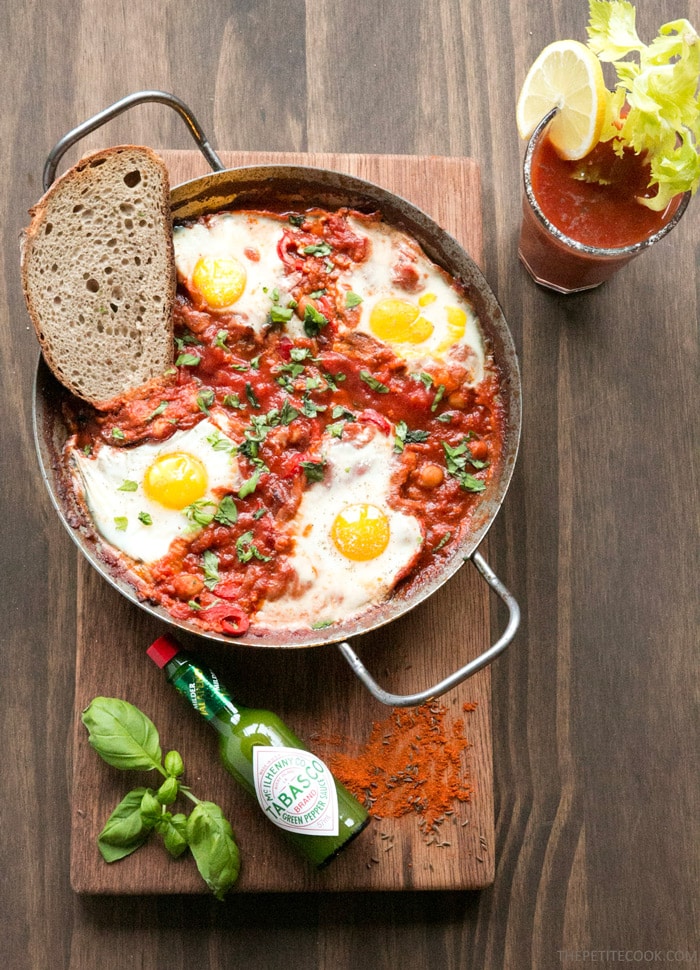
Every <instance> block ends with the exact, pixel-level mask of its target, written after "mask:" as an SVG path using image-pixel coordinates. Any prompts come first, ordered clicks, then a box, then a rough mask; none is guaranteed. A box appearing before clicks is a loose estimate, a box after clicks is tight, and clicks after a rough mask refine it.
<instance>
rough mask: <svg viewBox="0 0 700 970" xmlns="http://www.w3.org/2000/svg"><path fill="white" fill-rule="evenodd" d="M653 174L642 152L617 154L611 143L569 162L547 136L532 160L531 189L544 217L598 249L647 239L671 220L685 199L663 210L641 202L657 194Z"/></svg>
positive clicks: (575, 237) (628, 151)
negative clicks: (651, 187) (651, 177)
mask: <svg viewBox="0 0 700 970" xmlns="http://www.w3.org/2000/svg"><path fill="white" fill-rule="evenodd" d="M650 174H651V170H650V167H649V165H648V164H647V163H645V162H644V161H643V160H642V158H640V156H639V155H635V154H634V152H632V151H631V150H630V149H625V151H624V152H623V154H622V156H618V155H617V154H615V151H614V150H613V147H612V142H600V143H599V144H598V145H596V147H595V148H594V149H593V151H592V152H590V153H589V154H588V155H587V156H586V157H585V158H584V159H581V160H579V161H567V160H566V159H563V158H561V157H560V156H559V155H558V154H557V152H556V151H555V149H554V147H553V145H552V143H551V142H550V140H549V138H542V139H541V140H540V141H539V143H538V144H537V146H536V148H535V152H534V155H533V158H532V189H533V192H534V194H535V198H536V199H537V201H538V203H539V205H540V208H541V209H542V212H543V213H544V215H545V216H546V217H547V219H549V221H550V222H551V223H552V224H553V225H555V226H556V227H557V228H558V229H560V230H561V231H562V232H563V233H564V234H565V235H567V236H569V238H570V239H575V240H576V241H577V242H581V243H584V244H585V245H588V246H595V247H596V248H599V249H618V248H621V247H623V246H630V245H633V244H634V243H638V242H642V241H643V240H645V239H648V238H649V237H650V236H653V235H654V233H656V232H658V231H659V229H661V228H662V227H663V226H664V225H665V224H666V223H667V222H668V221H669V219H671V218H672V216H673V214H674V212H675V211H676V208H677V207H678V203H679V201H680V197H679V198H677V199H675V200H673V201H672V202H671V204H670V205H669V206H668V207H667V208H666V210H665V211H663V212H654V211H653V210H652V209H649V208H648V207H647V206H645V205H642V204H641V203H640V202H638V201H637V200H638V199H639V198H650V197H651V196H652V195H653V194H654V190H651V189H650V188H649V180H650Z"/></svg>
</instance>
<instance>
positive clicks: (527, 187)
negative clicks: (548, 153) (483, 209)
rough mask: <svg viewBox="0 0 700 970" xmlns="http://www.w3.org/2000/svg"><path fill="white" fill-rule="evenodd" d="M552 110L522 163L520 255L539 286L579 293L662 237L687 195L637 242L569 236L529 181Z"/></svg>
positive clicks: (674, 222)
mask: <svg viewBox="0 0 700 970" xmlns="http://www.w3.org/2000/svg"><path fill="white" fill-rule="evenodd" d="M556 112H557V109H556V108H553V109H552V110H551V111H550V112H549V113H548V114H546V115H545V117H544V118H543V119H542V121H540V123H539V124H538V125H537V127H536V128H535V130H534V132H533V133H532V135H531V137H530V139H529V141H528V145H527V148H526V150H525V158H524V161H523V189H524V191H523V218H522V225H521V230H520V240H519V244H518V256H519V257H520V260H521V262H522V263H523V265H524V266H525V268H526V269H527V271H528V272H529V274H530V276H531V277H532V278H533V279H534V280H535V282H536V283H539V284H540V285H541V286H544V287H547V288H548V289H551V290H554V291H556V292H558V293H564V294H567V293H578V292H581V291H583V290H589V289H593V288H594V287H597V286H600V284H601V283H604V282H605V281H606V280H608V279H609V278H610V277H611V276H612V275H613V274H614V273H616V272H617V270H619V269H620V268H621V267H622V266H624V265H625V264H626V263H628V262H629V261H630V260H631V259H633V258H634V257H635V256H637V255H639V253H641V252H643V251H644V250H645V249H649V247H651V246H653V245H654V244H655V243H657V242H658V241H659V240H660V239H662V238H663V237H664V236H666V235H667V234H668V233H669V232H670V231H671V230H672V229H673V228H674V227H675V226H676V225H677V224H678V222H679V221H680V219H681V217H682V215H683V213H684V212H685V210H686V208H687V206H688V202H689V201H690V196H691V193H690V192H689V191H688V192H685V193H683V195H682V196H681V197H680V200H679V201H678V203H676V204H675V211H674V212H673V214H672V216H671V217H670V219H669V220H668V222H666V223H665V224H664V225H662V226H661V228H660V229H658V230H657V231H656V232H654V233H653V234H652V235H650V236H648V237H647V238H645V239H642V240H640V241H639V242H635V243H632V244H630V245H627V246H620V247H616V248H604V247H596V246H591V245H589V244H586V243H583V242H579V241H578V240H576V239H572V238H571V237H570V236H567V235H566V233H564V232H562V230H561V229H559V228H558V227H557V226H555V225H554V224H553V223H552V222H551V221H550V219H548V218H547V216H546V215H545V214H544V212H543V211H542V208H541V206H540V204H539V202H538V201H537V198H536V195H535V192H534V189H533V185H532V161H533V156H534V154H535V151H536V149H537V147H538V145H539V142H540V139H542V138H544V137H546V133H547V129H548V127H549V125H550V124H551V122H552V119H553V118H554V116H555V115H556Z"/></svg>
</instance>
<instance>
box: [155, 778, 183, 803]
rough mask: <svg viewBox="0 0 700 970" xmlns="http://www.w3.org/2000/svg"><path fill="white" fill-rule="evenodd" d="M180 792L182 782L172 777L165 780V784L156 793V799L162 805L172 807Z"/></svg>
mask: <svg viewBox="0 0 700 970" xmlns="http://www.w3.org/2000/svg"><path fill="white" fill-rule="evenodd" d="M179 791H180V782H179V781H178V780H177V778H173V777H172V775H171V776H170V777H168V778H166V779H165V781H164V782H163V784H162V785H161V786H160V788H159V789H158V791H157V792H156V798H157V799H158V801H159V802H160V804H161V805H172V803H173V802H174V801H175V799H176V798H177V796H178V792H179Z"/></svg>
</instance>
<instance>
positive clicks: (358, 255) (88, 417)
mask: <svg viewBox="0 0 700 970" xmlns="http://www.w3.org/2000/svg"><path fill="white" fill-rule="evenodd" d="M319 238H320V239H322V240H323V241H324V242H326V243H327V244H328V245H329V246H330V248H331V250H332V257H330V258H329V256H328V254H324V255H323V256H322V257H320V258H319V257H317V256H315V255H310V256H307V257H306V258H304V257H303V256H302V253H303V249H304V245H306V244H308V243H309V240H310V241H311V243H313V242H314V241H316V242H318V241H319ZM300 240H301V241H300ZM278 251H279V254H280V257H281V258H282V259H283V261H284V262H285V263H286V264H288V265H289V266H290V268H292V269H293V271H294V272H295V273H296V274H299V276H300V279H301V281H302V282H301V283H300V288H299V292H297V293H295V297H296V300H297V311H296V312H297V313H299V314H300V315H302V316H303V308H304V300H305V299H311V298H312V297H311V294H314V293H316V294H318V291H319V290H321V289H322V288H324V287H326V288H327V290H328V294H327V295H326V296H325V298H324V297H319V296H318V295H316V296H315V297H313V299H314V306H315V307H316V309H317V310H318V311H319V312H322V313H323V315H324V317H325V319H326V321H327V322H326V324H325V325H324V326H323V327H322V328H321V329H320V330H319V332H318V333H315V334H313V335H311V336H306V337H299V336H296V337H295V338H294V339H293V340H292V339H290V337H289V336H288V335H287V334H286V333H285V332H284V329H283V328H281V327H275V326H270V327H268V328H267V329H265V330H264V331H263V332H262V333H256V332H254V331H253V330H251V328H250V327H247V326H246V325H244V323H242V322H241V321H239V320H237V318H236V316H235V314H223V315H222V314H216V313H210V312H207V311H206V310H203V309H201V308H197V307H196V306H195V305H194V304H193V302H192V300H191V298H190V296H189V295H188V293H187V292H186V290H185V289H184V287H183V288H181V289H180V291H179V293H178V297H177V301H176V307H175V337H176V343H177V347H178V351H179V353H178V355H177V364H176V366H175V367H174V368H173V369H172V371H171V372H170V373H169V374H167V375H166V376H165V377H164V378H163V379H161V380H157V381H154V382H152V383H151V384H149V385H146V386H145V387H144V388H140V389H138V390H137V391H135V392H131V393H129V394H128V395H125V396H124V397H123V399H121V400H120V401H118V402H117V403H116V404H115V406H114V407H113V408H112V409H111V410H110V411H107V412H103V413H96V412H92V411H90V410H88V409H87V408H86V406H84V405H76V412H75V414H74V415H73V424H74V430H75V436H74V437H75V440H74V446H75V447H78V448H84V447H88V448H89V447H95V446H99V443H100V442H102V443H105V444H109V445H110V446H114V445H115V441H118V444H119V445H122V446H124V447H129V446H133V445H138V444H139V443H142V442H146V441H160V440H165V439H167V438H168V437H169V436H170V435H172V434H173V433H174V431H175V430H176V429H187V428H190V427H192V426H193V425H195V424H196V423H197V422H198V421H200V420H201V419H202V416H203V413H205V414H208V413H209V412H210V411H218V412H223V413H224V414H225V416H226V419H227V422H228V426H229V427H230V429H232V430H233V432H235V435H234V436H235V439H236V441H237V442H240V443H239V444H238V445H237V461H238V464H239V469H240V471H241V474H242V476H243V478H244V479H245V480H246V481H247V482H248V483H249V487H248V488H247V489H245V490H244V489H241V490H240V492H239V493H238V494H234V495H231V496H230V498H231V499H232V500H233V504H234V506H235V516H234V517H233V518H232V519H231V520H230V521H217V520H216V519H215V520H213V521H210V522H209V523H206V524H204V526H203V528H201V530H200V531H199V532H198V533H197V534H196V535H195V536H194V537H190V538H188V539H186V540H185V539H183V538H180V539H176V540H175V541H174V543H173V544H172V545H171V548H170V551H169V552H168V554H167V555H166V556H165V557H164V558H162V559H161V560H159V561H157V562H156V563H155V564H151V565H146V564H143V563H139V564H131V565H130V566H129V573H130V575H131V577H132V579H133V582H134V583H135V585H136V587H137V589H138V592H139V595H140V596H141V597H142V598H144V599H148V600H151V601H154V602H157V603H159V604H161V605H163V606H165V607H166V609H167V610H168V611H169V612H170V613H171V614H172V615H173V616H174V617H176V618H177V619H182V620H188V621H191V622H193V623H195V624H197V625H199V626H200V627H202V628H204V629H211V630H215V631H217V632H223V633H227V634H230V635H241V634H242V633H244V632H245V630H246V629H247V626H248V622H249V620H248V618H249V617H250V616H251V615H254V613H255V611H256V610H257V609H258V608H259V607H260V605H261V603H262V602H263V601H265V600H266V599H274V598H276V597H278V596H280V595H282V594H283V593H285V591H286V590H287V589H288V587H289V586H290V584H291V583H293V580H294V570H293V566H292V558H291V555H290V554H291V552H292V551H293V539H291V538H290V534H289V531H288V530H286V529H285V526H286V524H287V523H289V522H290V521H291V520H292V519H293V518H294V515H295V513H296V510H297V509H298V507H299V503H300V501H301V498H302V495H303V494H304V491H305V490H306V489H307V488H308V487H309V485H310V484H311V483H312V482H313V481H314V480H320V476H322V475H323V468H322V466H321V464H320V463H319V460H318V454H319V448H318V446H319V443H320V441H321V438H322V436H323V435H324V434H325V435H328V434H330V433H332V429H331V427H330V426H331V425H333V426H334V427H335V429H336V431H335V433H336V434H347V435H348V436H350V437H352V436H353V434H356V433H358V429H361V428H362V426H363V425H366V424H370V425H375V426H376V427H378V428H380V429H381V430H382V431H384V433H388V432H391V430H392V428H397V427H399V426H401V427H403V428H404V429H405V430H406V432H407V434H406V435H405V436H404V438H402V439H401V440H399V439H398V437H397V443H396V447H395V449H394V450H395V452H396V456H397V467H396V471H395V472H394V474H393V477H392V481H391V494H390V500H391V502H392V504H393V505H394V506H395V507H396V508H397V509H399V510H402V511H405V512H406V513H407V514H410V515H412V516H415V517H416V518H417V519H418V520H419V521H420V524H421V529H422V532H423V537H424V541H423V546H422V551H421V553H420V554H419V558H418V561H417V562H416V563H415V564H414V566H413V569H412V573H411V575H410V576H409V577H408V578H407V579H406V580H402V581H407V582H411V581H413V580H414V579H415V577H416V576H417V575H419V574H420V572H421V570H423V569H425V568H426V567H428V566H429V565H430V564H432V563H434V562H436V561H438V560H440V559H441V558H442V557H444V556H446V555H448V553H449V551H450V548H451V547H453V545H454V543H457V542H459V541H460V539H461V538H462V537H463V536H464V534H465V530H466V529H468V525H469V516H470V513H471V511H472V509H473V508H474V507H475V506H476V504H477V503H478V501H479V495H480V493H481V492H482V491H483V490H484V489H486V487H487V486H488V484H489V482H490V481H491V479H492V478H493V476H494V475H495V474H496V472H497V470H498V469H499V467H500V459H501V449H502V439H503V424H504V417H503V413H502V406H501V401H500V395H499V374H498V372H497V370H496V368H495V367H494V365H493V362H492V360H491V359H490V357H488V356H487V368H486V374H485V377H484V379H483V380H482V381H480V382H479V383H478V384H476V385H475V386H472V385H471V384H469V383H467V382H466V381H464V379H463V370H461V369H460V367H458V366H455V367H450V366H445V368H444V371H443V373H441V374H439V375H438V376H437V377H436V378H434V379H433V378H428V379H417V377H416V375H415V374H411V373H409V371H408V369H407V367H406V364H405V361H403V360H402V359H401V358H400V357H399V356H397V355H396V353H395V352H394V351H393V350H392V349H391V348H390V347H389V346H386V345H382V344H379V343H378V342H376V341H375V340H374V339H373V338H371V337H369V336H368V335H365V334H362V333H358V332H354V331H353V329H352V322H353V319H354V317H353V315H354V314H355V313H356V312H357V311H356V310H355V309H354V308H352V307H346V306H344V304H343V302H342V301H340V300H333V299H332V298H331V295H330V294H331V293H332V290H333V280H332V273H333V271H334V270H335V268H337V267H338V266H342V265H347V264H348V263H349V262H353V261H355V262H361V261H362V260H364V259H366V258H367V255H368V254H367V246H366V240H364V241H363V240H360V239H359V238H358V237H357V235H355V234H353V233H352V231H351V230H350V229H349V227H348V226H347V224H346V222H345V221H344V220H343V219H342V218H341V217H339V216H338V215H337V214H328V216H327V217H326V218H324V219H320V220H314V221H313V222H310V223H308V224H307V223H305V222H304V220H303V217H299V216H295V217H294V219H293V220H292V219H291V218H290V226H289V229H287V230H285V231H284V233H283V235H282V240H281V242H280V245H279V250H278ZM403 258H404V257H402V259H403ZM398 269H399V270H400V273H401V274H402V275H403V276H406V275H407V276H408V278H409V279H411V278H412V274H411V267H406V266H405V265H402V266H400V267H398ZM455 285H458V284H455ZM340 323H343V324H344V327H343V328H342V332H341V329H340V327H339V325H340ZM222 334H224V335H225V339H223V340H222ZM370 372H371V373H370ZM425 376H426V375H423V377H424V378H425ZM117 430H118V436H117V435H115V431H117ZM206 551H211V552H213V553H215V555H216V558H217V562H218V581H217V582H216V584H214V585H212V584H211V583H209V584H207V583H206V582H205V575H204V573H203V569H202V559H203V555H204V553H205V552H206Z"/></svg>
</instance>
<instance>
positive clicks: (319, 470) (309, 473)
mask: <svg viewBox="0 0 700 970" xmlns="http://www.w3.org/2000/svg"><path fill="white" fill-rule="evenodd" d="M301 467H302V468H303V469H304V474H305V475H306V481H307V482H322V481H323V476H324V473H325V470H326V463H325V461H302V463H301Z"/></svg>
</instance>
